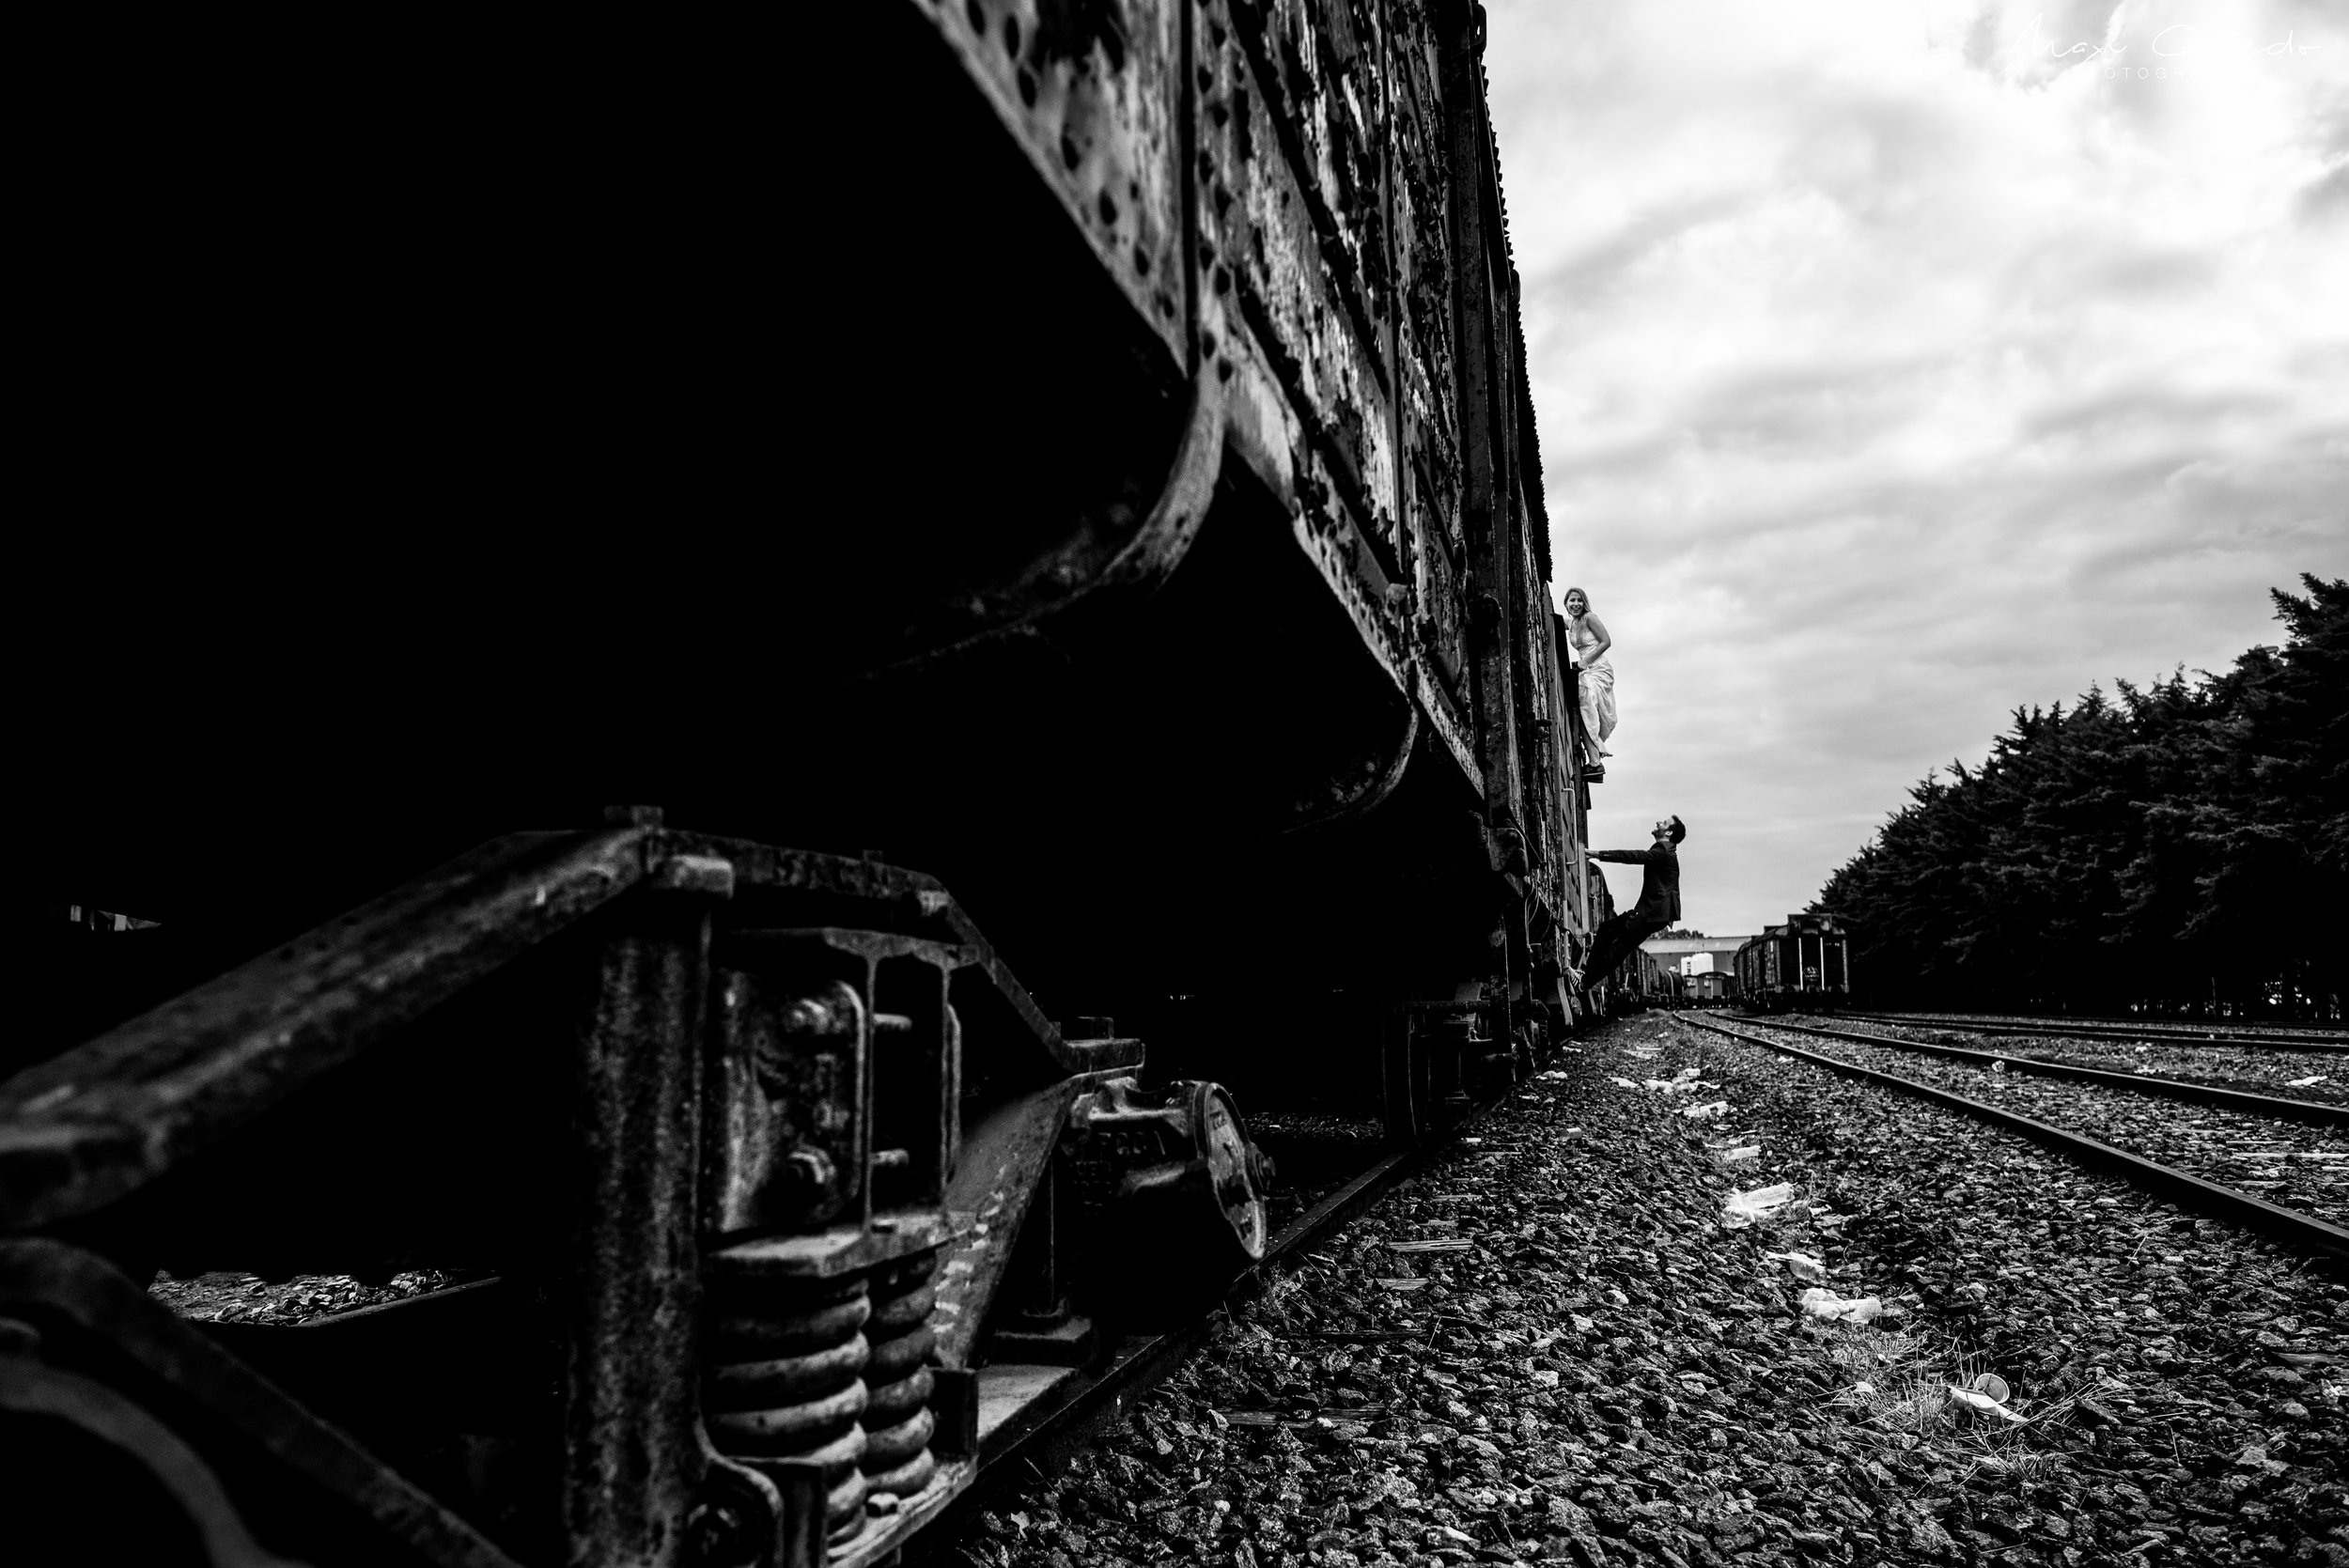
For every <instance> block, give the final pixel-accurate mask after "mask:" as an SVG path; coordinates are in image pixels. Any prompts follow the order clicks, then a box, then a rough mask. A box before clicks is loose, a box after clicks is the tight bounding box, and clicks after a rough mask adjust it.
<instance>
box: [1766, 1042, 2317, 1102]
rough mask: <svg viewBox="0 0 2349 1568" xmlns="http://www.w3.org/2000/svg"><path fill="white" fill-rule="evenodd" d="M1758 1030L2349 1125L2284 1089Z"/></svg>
mask: <svg viewBox="0 0 2349 1568" xmlns="http://www.w3.org/2000/svg"><path fill="white" fill-rule="evenodd" d="M1754 1027H1755V1028H1757V1029H1785V1030H1792V1031H1793V1032H1796V1033H1797V1034H1816V1035H1818V1036H1820V1037H1821V1038H1823V1039H1828V1040H1856V1041H1858V1042H1859V1044H1861V1045H1863V1046H1883V1047H1885V1048H1888V1049H1891V1050H1906V1051H1915V1052H1916V1053H1917V1054H1919V1055H1921V1056H1948V1057H1954V1058H1956V1059H1957V1060H1959V1061H1961V1062H1969V1063H1975V1064H1976V1065H1979V1066H1983V1067H1987V1066H1989V1065H1990V1064H1991V1063H2005V1064H2006V1065H2007V1067H2009V1068H2010V1069H2012V1070H2013V1071H2015V1072H2023V1073H2037V1074H2039V1075H2040V1076H2042V1077H2044V1078H2068V1079H2076V1080H2077V1081H2078V1082H2081V1083H2101V1084H2103V1085H2105V1086H2106V1087H2107V1088H2109V1089H2126V1090H2130V1091H2133V1092H2135V1093H2137V1094H2166V1095H2168V1096H2170V1098H2171V1099H2179V1100H2192V1101H2194V1102H2195V1103H2196V1104H2198V1105H2217V1106H2225V1107H2226V1108H2228V1109H2229V1110H2241V1111H2247V1112H2249V1113H2250V1114H2252V1115H2257V1116H2280V1117H2283V1118H2284V1119H2286V1120H2287V1121H2295V1122H2313V1123H2315V1124H2316V1125H2317V1126H2327V1127H2349V1105H2332V1104H2327V1103H2326V1102H2325V1101H2323V1100H2295V1099H2292V1098H2290V1097H2288V1096H2285V1095H2282V1094H2250V1093H2248V1091H2246V1090H2241V1089H2221V1088H2219V1087H2218V1086H2217V1084H2215V1083H2196V1082H2194V1081H2193V1080H2192V1079H2183V1078H2162V1077H2157V1076H2155V1075H2154V1074H2151V1073H2113V1072H2107V1071H2106V1070H2105V1069H2103V1068H2101V1067H2075V1066H2073V1065H2072V1064H2071V1063H2065V1062H2043V1061H2041V1060H2040V1059H2039V1058H2037V1057H2032V1056H2006V1055H2001V1054H2000V1053H1999V1052H1997V1051H1987V1050H1968V1049H1967V1048H1965V1047H1963V1046H1943V1045H1935V1044H1929V1043H1927V1042H1925V1041H1922V1040H1895V1039H1893V1038H1891V1037H1890V1035H1884V1034H1862V1033H1860V1032H1859V1031H1858V1030H1852V1029H1827V1028H1824V1027H1822V1026H1820V1025H1818V1024H1803V1023H1782V1022H1781V1021H1779V1020H1778V1019H1775V1018H1773V1019H1771V1020H1770V1021H1769V1022H1768V1023H1766V1024H1756V1025H1755V1026H1754Z"/></svg>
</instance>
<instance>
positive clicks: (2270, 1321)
mask: <svg viewBox="0 0 2349 1568" xmlns="http://www.w3.org/2000/svg"><path fill="white" fill-rule="evenodd" d="M1657 1038H1658V1032H1657V1028H1656V1026H1655V1024H1654V1022H1653V1021H1648V1022H1644V1023H1642V1024H1641V1025H1638V1026H1625V1025H1615V1026H1610V1028H1608V1029H1606V1030H1603V1031H1601V1032H1598V1033H1596V1034H1595V1035H1594V1036H1591V1037H1588V1038H1586V1039H1584V1040H1583V1041H1582V1042H1581V1044H1582V1045H1583V1046H1584V1047H1585V1048H1586V1054H1585V1055H1584V1056H1583V1057H1581V1058H1580V1059H1579V1060H1577V1061H1575V1062H1572V1063H1569V1064H1568V1066H1567V1068H1566V1069H1565V1071H1566V1075H1567V1076H1565V1077H1563V1078H1561V1077H1552V1076H1549V1075H1547V1074H1545V1075H1544V1076H1542V1077H1541V1078H1539V1079H1537V1080H1536V1081H1535V1082H1534V1083H1533V1084H1532V1085H1531V1086H1529V1088H1528V1089H1527V1090H1526V1091H1525V1092H1523V1093H1521V1094H1518V1095H1517V1097H1516V1098H1515V1100H1514V1101H1513V1102H1512V1103H1510V1104H1509V1105H1508V1106H1506V1107H1504V1108H1503V1109H1502V1110H1500V1111H1499V1112H1497V1113H1495V1114H1494V1115H1492V1116H1490V1117H1488V1118H1487V1119H1486V1120H1485V1121H1484V1122H1483V1123H1482V1124H1480V1126H1478V1127H1477V1129H1476V1132H1477V1135H1478V1136H1479V1137H1480V1138H1482V1139H1483V1141H1482V1142H1481V1143H1480V1144H1478V1145H1477V1146H1475V1147H1474V1148H1472V1149H1462V1150H1459V1151H1457V1152H1455V1153H1453V1154H1451V1155H1448V1156H1446V1157H1441V1158H1440V1159H1439V1161H1438V1162H1437V1163H1436V1164H1435V1165H1433V1166H1432V1167H1431V1168H1430V1169H1429V1170H1428V1171H1427V1172H1425V1173H1424V1174H1423V1175H1422V1176H1420V1177H1419V1178H1417V1179H1415V1180H1413V1181H1411V1182H1409V1183H1408V1184H1406V1185H1405V1186H1404V1187H1403V1188H1398V1189H1396V1190H1395V1191H1393V1192H1392V1193H1390V1194H1388V1195H1387V1196H1386V1197H1384V1198H1382V1199H1381V1200H1380V1201H1379V1202H1378V1203H1377V1204H1375V1205H1374V1206H1373V1207H1372V1208H1371V1209H1370V1210H1369V1211H1368V1212H1367V1213H1366V1214H1365V1215H1364V1216H1363V1218H1362V1219H1361V1220H1360V1221H1358V1222H1357V1223H1356V1224H1355V1225H1354V1226H1353V1227H1351V1228H1350V1229H1349V1230H1347V1231H1346V1233H1345V1234H1343V1235H1341V1236H1340V1237H1338V1238H1337V1239H1336V1240H1334V1241H1333V1242H1331V1243H1330V1244H1328V1245H1326V1246H1324V1247H1323V1248H1321V1249H1319V1250H1317V1251H1316V1252H1315V1254H1313V1255H1311V1256H1308V1257H1306V1258H1304V1259H1302V1260H1299V1262H1298V1263H1297V1264H1296V1265H1294V1266H1292V1267H1289V1268H1286V1269H1283V1270H1282V1271H1280V1272H1279V1274H1278V1276H1277V1277H1276V1278H1275V1279H1274V1280H1273V1281H1271V1282H1270V1284H1269V1285H1268V1287H1267V1288H1266V1290H1265V1291H1264V1292H1263V1293H1262V1294H1261V1295H1260V1296H1257V1297H1256V1298H1254V1299H1253V1300H1251V1301H1248V1302H1245V1303H1243V1304H1241V1305H1240V1306H1239V1307H1238V1308H1237V1311H1236V1312H1234V1313H1233V1316H1232V1320H1231V1322H1230V1324H1229V1326H1228V1327H1226V1329H1225V1330H1224V1331H1223V1333H1222V1336H1221V1339H1220V1340H1219V1341H1218V1342H1217V1343H1216V1344H1215V1345H1214V1346H1213V1347H1211V1348H1210V1349H1209V1350H1208V1351H1206V1352H1205V1353H1203V1354H1202V1356H1201V1357H1200V1358H1197V1359H1195V1360H1194V1361H1192V1362H1191V1363H1190V1364H1189V1365H1187V1366H1186V1367H1184V1368H1183V1369H1182V1370H1181V1371H1179V1372H1177V1373H1176V1374H1175V1375H1174V1376H1173V1377H1171V1378H1170V1379H1169V1380H1168V1381H1167V1382H1166V1383H1165V1384H1163V1385H1161V1386H1160V1387H1159V1388H1158V1389H1153V1390H1151V1391H1150V1392H1148V1393H1146V1394H1143V1395H1141V1396H1138V1397H1137V1398H1136V1399H1134V1400H1133V1401H1132V1402H1131V1403H1130V1405H1128V1409H1129V1410H1130V1412H1131V1413H1130V1416H1129V1417H1128V1419H1127V1420H1125V1421H1121V1422H1120V1423H1118V1425H1117V1426H1116V1427H1115V1428H1113V1429H1112V1432H1111V1433H1110V1435H1109V1436H1108V1437H1107V1439H1106V1440H1105V1442H1104V1444H1103V1446H1102V1447H1101V1448H1100V1449H1098V1450H1097V1451H1095V1452H1090V1453H1088V1454H1084V1455H1081V1456H1080V1457H1079V1458H1078V1459H1077V1460H1076V1461H1075V1463H1074V1464H1073V1465H1072V1467H1070V1468H1069V1469H1068V1470H1067V1471H1066V1472H1065V1473H1063V1474H1060V1475H1056V1476H1052V1477H1049V1478H1041V1479H1038V1480H1036V1481H1034V1482H1033V1483H1030V1484H1028V1485H1027V1486H1026V1487H1024V1488H1023V1489H1022V1490H1020V1491H1019V1492H1017V1493H1015V1494H1012V1495H1008V1496H1003V1497H999V1498H996V1499H995V1500H994V1504H993V1506H992V1508H991V1509H990V1511H989V1512H988V1513H986V1514H983V1515H981V1516H980V1518H979V1520H978V1523H977V1525H976V1527H975V1528H973V1529H971V1530H970V1531H969V1532H967V1533H966V1534H964V1535H963V1536H962V1537H961V1538H960V1539H959V1540H957V1541H954V1542H951V1543H940V1549H941V1550H942V1551H943V1552H944V1553H945V1555H946V1556H947V1557H948V1558H949V1559H950V1560H955V1559H958V1560H962V1561H966V1562H969V1563H972V1564H985V1565H987V1568H1010V1565H1011V1564H1013V1563H1040V1564H1047V1565H1050V1568H1091V1565H1095V1564H1101V1565H1109V1564H1117V1563H1159V1562H1170V1561H1184V1562H1192V1561H1196V1562H1204V1563H1208V1564H1212V1565H1216V1568H1294V1565H1302V1568H1383V1565H1387V1564H1411V1565H1414V1568H1432V1565H1434V1564H1438V1563H1442V1564H1469V1563H1476V1562H1495V1563H1507V1562H1525V1563H1534V1562H1571V1563H1576V1564H1579V1565H1580V1568H1602V1565H1605V1564H1634V1563H1649V1562H1653V1563H1662V1564H1666V1565H1668V1568H1689V1565H1691V1564H1706V1565H1711V1564H1717V1563H1724V1562H1740V1563H1766V1564H1788V1565H1791V1564H1794V1563H1797V1562H1804V1563H1808V1562H1833V1563H1852V1564H1859V1563H1869V1562H1878V1561H1890V1562H1937V1563H1959V1562H1979V1561H1991V1560H1996V1561H1999V1562H2007V1563H2015V1564H2035V1563H2045V1564H2062V1565H2064V1568H2089V1565H2102V1564H2129V1565H2132V1568H2134V1565H2136V1564H2139V1563H2143V1564H2147V1565H2157V1564H2161V1563H2166V1562H2171V1561H2178V1562H2220V1563H2227V1562H2246V1563H2248V1562H2253V1561H2286V1560H2291V1561H2316V1562H2343V1563H2349V1541H2345V1540H2344V1539H2343V1538H2342V1537H2341V1536H2340V1535H2339V1534H2337V1533H2335V1532H2336V1531H2337V1530H2338V1529H2341V1528H2342V1527H2344V1526H2349V1492H2344V1491H2343V1490H2342V1488H2341V1485H2340V1483H2339V1478H2338V1475H2337V1473H2336V1472H2337V1468H2338V1466H2339V1464H2340V1461H2341V1453H2342V1449H2343V1445H2342V1426H2343V1416H2344V1411H2343V1407H2342V1401H2343V1399H2344V1398H2349V1387H2343V1382H2344V1379H2343V1375H2342V1372H2341V1364H2342V1361H2341V1352H2342V1351H2343V1350H2349V1341H2344V1338H2343V1334H2344V1330H2349V1322H2344V1320H2343V1318H2342V1317H2341V1312H2343V1310H2344V1306H2349V1291H2343V1290H2341V1287H2339V1286H2338V1285H2336V1284H2334V1283H2333V1282H2332V1281H2331V1280H2330V1278H2329V1277H2327V1276H2324V1275H2321V1274H2319V1273H2318V1272H2316V1271H2314V1270H2310V1269H2307V1268H2304V1267H2303V1266H2301V1265H2299V1263H2298V1262H2297V1261H2296V1260H2293V1259H2290V1258H2287V1257H2284V1256H2283V1255H2282V1254H2280V1253H2278V1252H2276V1251H2275V1250H2272V1249H2268V1248H2267V1247H2266V1246H2265V1244H2263V1243H2261V1242H2258V1241H2255V1240H2252V1239H2249V1238H2246V1237H2243V1236H2241V1235H2239V1234H2235V1233H2232V1232H2230V1231H2226V1230H2224V1229H2223V1228H2222V1227H2217V1226H2216V1225H2211V1224H2209V1222H2202V1223H2201V1225H2198V1224H2197V1223H2196V1222H2194V1221H2192V1220H2190V1219H2185V1218H2184V1217H2181V1216H2179V1215H2177V1214H2176V1213H2175V1212H2174V1211H2171V1210H2169V1209H2167V1208H2166V1207H2165V1206H2164V1205H2162V1204H2160V1203H2154V1202H2151V1201H2149V1200H2147V1199H2144V1198H2142V1197H2141V1196H2139V1195H2138V1194H2136V1193H2135V1192H2133V1191H2132V1190H2130V1189H2129V1188H2125V1187H2123V1186H2121V1185H2119V1184H2118V1183H2116V1182H2114V1181H2111V1180H2109V1179H2107V1178H2104V1177H2099V1176H2092V1175H2089V1174H2086V1173H2084V1172H2080V1171H2079V1170H2077V1168H2075V1167H2072V1166H2071V1165H2069V1164H2068V1163H2067V1162H2065V1161H2063V1160H2061V1158H2060V1157H2055V1156H2053V1155H2050V1154H2047V1153H2045V1152H2043V1151H2041V1150H2038V1149H2036V1148H2034V1147H2032V1146H2030V1145H2028V1144H2024V1143H2021V1142H2019V1141H2014V1140H2010V1139H2007V1138H2006V1137H2005V1135H2003V1134H1996V1133H1992V1132H1989V1131H1986V1130H1985V1129H1983V1127H1982V1126H1980V1125H1979V1124H1975V1123H1972V1122H1968V1121H1966V1120H1964V1119H1962V1118H1959V1117H1957V1116H1955V1115H1954V1114H1952V1113H1950V1112H1946V1111H1942V1110H1939V1109H1938V1108H1937V1107H1932V1106H1929V1105H1923V1104H1921V1103H1919V1102H1917V1101H1914V1100H1911V1099H1907V1098H1906V1097H1902V1096H1898V1095H1894V1094H1890V1093H1889V1092H1886V1091H1882V1090H1877V1089H1873V1088H1871V1087H1870V1086H1866V1085H1854V1084H1850V1083H1848V1082H1847V1081H1846V1080H1842V1079H1831V1078H1830V1077H1829V1076H1828V1075H1827V1074H1826V1073H1824V1072H1823V1071H1821V1070H1819V1069H1816V1068H1813V1067H1811V1066H1809V1065H1808V1064H1803V1063H1792V1062H1787V1061H1784V1060H1782V1059H1781V1061H1778V1062H1773V1061H1771V1060H1770V1057H1771V1055H1772V1054H1773V1053H1771V1052H1768V1051H1766V1050H1759V1049H1747V1048H1732V1047H1727V1046H1726V1045H1725V1043H1723V1042H1719V1041H1717V1040H1710V1039H1705V1040H1702V1041H1701V1040H1700V1037H1699V1036H1698V1035H1697V1034H1696V1033H1695V1032H1693V1031H1682V1030H1680V1029H1677V1028H1672V1029H1669V1030H1668V1031H1667V1032H1666V1033H1665V1036H1664V1038H1665V1040H1666V1045H1665V1046H1664V1047H1660V1048H1659V1047H1658V1046H1657V1043H1656V1042H1657ZM1626 1045H1628V1047H1629V1048H1628V1049H1626ZM1658 1058H1667V1059H1668V1060H1667V1064H1668V1065H1670V1066H1671V1067H1672V1069H1673V1071H1674V1072H1675V1073H1679V1072H1684V1071H1685V1070H1686V1069H1687V1068H1688V1067H1690V1066H1694V1067H1696V1068H1698V1069H1699V1072H1698V1074H1697V1076H1698V1077H1700V1078H1702V1079H1706V1080H1708V1081H1711V1082H1714V1083H1718V1084H1719V1086H1720V1090H1721V1093H1722V1094H1724V1096H1725V1098H1724V1099H1723V1101H1722V1102H1721V1103H1722V1105H1723V1107H1724V1110H1723V1111H1722V1114H1724V1115H1727V1114H1734V1115H1735V1117H1736V1118H1737V1121H1736V1123H1735V1126H1737V1127H1738V1128H1739V1129H1740V1131H1741V1136H1740V1137H1739V1138H1738V1140H1737V1141H1736V1142H1735V1144H1733V1145H1732V1146H1733V1147H1746V1146H1756V1147H1759V1148H1760V1149H1761V1150H1762V1151H1763V1154H1762V1156H1761V1157H1760V1158H1759V1160H1757V1161H1754V1162H1750V1163H1745V1164H1741V1165H1739V1166H1738V1167H1737V1168H1736V1171H1735V1174H1737V1175H1738V1176H1739V1177H1741V1178H1743V1179H1744V1180H1745V1181H1746V1182H1748V1183H1749V1184H1750V1185H1746V1186H1742V1187H1741V1186H1738V1185H1736V1184H1735V1183H1733V1182H1732V1181H1731V1179H1730V1177H1731V1175H1732V1172H1729V1171H1726V1170H1724V1169H1723V1167H1722V1164H1721V1161H1720V1159H1719V1151H1718V1150H1717V1149H1715V1148H1712V1147H1708V1146H1707V1143H1706V1141H1705V1140H1706V1137H1707V1136H1708V1132H1709V1129H1707V1128H1703V1127H1701V1126H1692V1125H1691V1124H1690V1123H1689V1122H1688V1121H1686V1120H1683V1119H1682V1118H1680V1117H1679V1116H1676V1115H1674V1114H1672V1113H1671V1112H1672V1110H1676V1109H1681V1108H1677V1107H1675V1106H1674V1105H1673V1103H1672V1102H1673V1098H1674V1096H1672V1095H1667V1094H1659V1093H1657V1091H1655V1090H1652V1089H1649V1088H1646V1087H1644V1086H1643V1081H1642V1080H1643V1079H1646V1078H1648V1077H1651V1076H1653V1077H1657V1078H1658V1079H1660V1080H1662V1081H1666V1082H1671V1081H1675V1079H1672V1078H1665V1077H1664V1075H1663V1074H1662V1073H1661V1072H1660V1071H1657V1072H1653V1073H1651V1072H1648V1071H1642V1070H1641V1065H1639V1064H1640V1063H1646V1062H1650V1061H1655V1060H1657V1059H1658ZM1672 1058H1676V1059H1677V1060H1669V1059H1672ZM1626 1069H1628V1070H1629V1071H1630V1072H1635V1073H1638V1074H1639V1077H1638V1078H1631V1077H1628V1076H1626ZM1689 1081H1694V1079H1690V1080H1689ZM1569 1126H1570V1127H1571V1129H1572V1130H1571V1131H1568V1130H1567V1129H1568V1128H1569ZM1714 1136H1715V1138H1716V1141H1718V1135H1714ZM1757 1166H1759V1170H1758V1171H1757V1169H1756V1167H1757ZM1756 1174H1758V1175H1760V1176H1762V1177H1765V1178H1766V1180H1765V1181H1763V1182H1761V1183H1759V1184H1751V1178H1752V1176H1753V1175H1756ZM1430 1241H1441V1242H1443V1243H1445V1244H1446V1245H1444V1246H1443V1247H1441V1248H1436V1247H1426V1246H1418V1245H1414V1244H1417V1243H1423V1242H1430ZM1462 1241H1465V1242H1468V1243H1469V1244H1470V1245H1468V1246H1466V1247H1462V1246H1459V1245H1457V1244H1458V1243H1459V1242H1462ZM1397 1243H1401V1244H1403V1245H1402V1246H1400V1247H1398V1246H1397V1245H1396V1244H1397ZM1797 1259H1799V1260H1801V1263H1800V1264H1799V1265H1797V1263H1795V1262H1794V1261H1793V1260H1797ZM2167 1259H2177V1260H2179V1261H2177V1262H2174V1263H2173V1262H2167V1261H2165V1260H2167ZM1810 1265H1815V1266H1816V1267H1817V1268H1818V1269H1819V1270H1821V1271H1822V1274H1823V1276H1824V1278H1823V1279H1822V1280H1820V1281H1810V1280H1809V1275H1808V1268H1809V1266H1810ZM1812 1292H1817V1293H1819V1296H1820V1297H1821V1298H1825V1297H1828V1296H1831V1297H1833V1298H1834V1299H1835V1300H1838V1301H1842V1302H1844V1303H1846V1304H1857V1303H1867V1302H1870V1301H1871V1300H1873V1302H1874V1304H1875V1307H1876V1308H1877V1311H1875V1312H1873V1313H1869V1314H1867V1315H1866V1319H1865V1321H1860V1320H1859V1319H1858V1318H1856V1317H1854V1316H1852V1315H1850V1314H1843V1315H1839V1316H1838V1317H1836V1318H1835V1319H1832V1320H1830V1319H1828V1318H1821V1317H1815V1316H1812V1315H1809V1314H1807V1313H1806V1312H1805V1311H1804V1309H1803V1305H1802V1297H1803V1296H1805V1295H1808V1294H1811V1293H1812Z"/></svg>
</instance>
